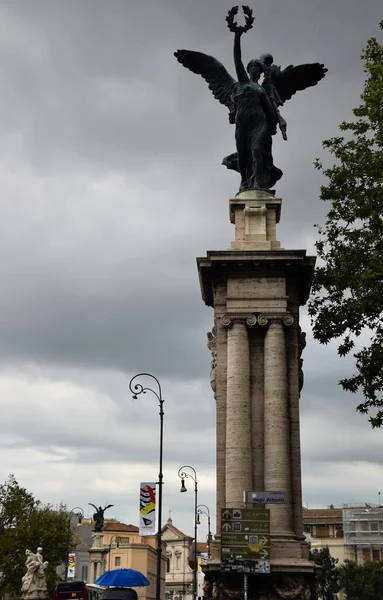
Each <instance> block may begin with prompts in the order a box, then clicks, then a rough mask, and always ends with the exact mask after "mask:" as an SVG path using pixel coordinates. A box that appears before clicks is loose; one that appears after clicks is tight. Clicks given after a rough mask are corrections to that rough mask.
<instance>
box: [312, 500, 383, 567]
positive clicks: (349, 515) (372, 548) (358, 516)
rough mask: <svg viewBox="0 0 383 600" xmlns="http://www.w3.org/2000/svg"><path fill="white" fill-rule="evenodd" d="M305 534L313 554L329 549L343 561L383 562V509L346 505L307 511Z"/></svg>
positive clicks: (369, 505) (370, 505) (340, 561)
mask: <svg viewBox="0 0 383 600" xmlns="http://www.w3.org/2000/svg"><path fill="white" fill-rule="evenodd" d="M303 522H304V531H305V535H306V537H307V540H308V541H309V542H310V545H311V550H312V551H315V550H320V549H321V548H324V547H325V546H328V548H329V550H330V553H331V555H332V556H333V557H334V558H337V559H338V560H339V563H342V562H344V561H345V560H354V561H356V562H358V564H363V563H364V562H365V561H367V560H383V506H378V505H373V504H364V505H363V506H361V505H351V504H344V505H342V507H334V506H333V505H330V506H329V507H328V508H325V509H307V508H304V509H303Z"/></svg>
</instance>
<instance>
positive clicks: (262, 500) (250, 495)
mask: <svg viewBox="0 0 383 600" xmlns="http://www.w3.org/2000/svg"><path fill="white" fill-rule="evenodd" d="M243 496H244V499H243V501H244V502H245V504H286V494H285V492H255V491H251V490H250V491H249V490H246V491H245V492H243Z"/></svg>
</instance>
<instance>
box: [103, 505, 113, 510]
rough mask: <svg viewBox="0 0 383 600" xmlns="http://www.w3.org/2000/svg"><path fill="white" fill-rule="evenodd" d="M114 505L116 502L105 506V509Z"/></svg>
mask: <svg viewBox="0 0 383 600" xmlns="http://www.w3.org/2000/svg"><path fill="white" fill-rule="evenodd" d="M112 506H114V504H108V506H105V508H104V510H106V509H107V508H112Z"/></svg>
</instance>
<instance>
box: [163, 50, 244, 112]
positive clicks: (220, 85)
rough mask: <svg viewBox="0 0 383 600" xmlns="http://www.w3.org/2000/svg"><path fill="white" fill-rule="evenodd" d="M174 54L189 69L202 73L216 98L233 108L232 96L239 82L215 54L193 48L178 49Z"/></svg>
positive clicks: (198, 73)
mask: <svg viewBox="0 0 383 600" xmlns="http://www.w3.org/2000/svg"><path fill="white" fill-rule="evenodd" d="M174 56H175V57H176V59H177V60H178V62H179V63H181V65H183V66H184V67H186V68H187V69H189V71H192V73H197V75H201V76H202V77H203V78H204V80H205V81H206V82H207V83H208V84H209V90H211V91H212V92H213V96H214V98H216V99H217V100H219V101H220V103H221V104H224V105H225V106H227V108H228V109H229V110H232V108H233V102H232V99H231V96H232V93H233V90H234V88H235V86H236V84H237V82H236V81H235V79H233V77H232V76H231V75H230V74H229V73H228V72H227V71H226V69H225V67H224V66H223V64H222V63H220V62H219V61H218V60H217V59H216V58H214V57H213V56H209V55H208V54H203V53H202V52H194V51H193V50H177V52H175V53H174Z"/></svg>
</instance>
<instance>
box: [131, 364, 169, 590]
mask: <svg viewBox="0 0 383 600" xmlns="http://www.w3.org/2000/svg"><path fill="white" fill-rule="evenodd" d="M138 377H151V378H152V379H154V381H155V382H156V384H157V386H158V392H156V391H154V390H152V389H151V388H149V387H144V386H143V385H141V383H135V384H134V387H133V382H134V380H135V379H137V378H138ZM129 389H130V391H131V392H132V394H133V400H136V399H137V396H139V395H140V394H146V392H151V393H152V394H154V395H155V397H156V398H157V400H158V403H159V407H160V412H159V415H160V471H159V473H158V520H157V523H158V530H157V581H156V600H161V556H162V532H161V529H162V485H163V481H162V480H163V473H162V452H163V440H164V409H163V404H164V400H163V398H162V391H161V384H160V382H159V381H158V379H157V377H154V375H151V374H150V373H138V375H135V376H134V377H132V379H131V380H130V382H129Z"/></svg>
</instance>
